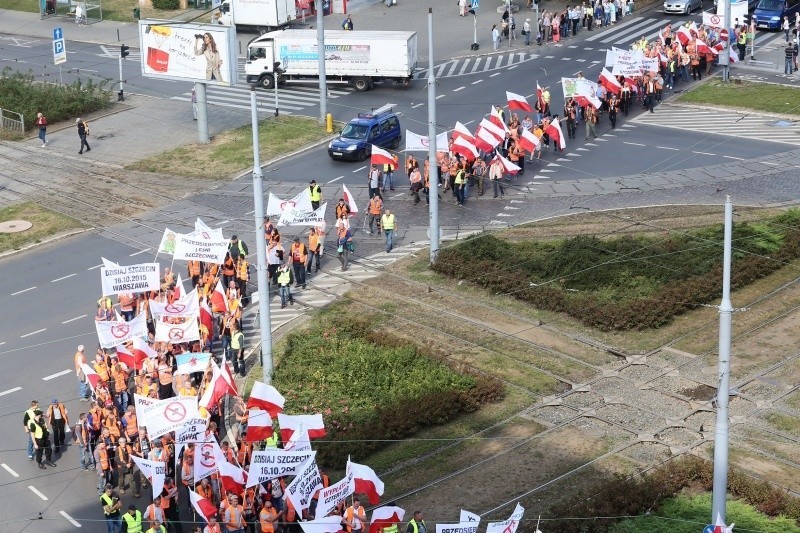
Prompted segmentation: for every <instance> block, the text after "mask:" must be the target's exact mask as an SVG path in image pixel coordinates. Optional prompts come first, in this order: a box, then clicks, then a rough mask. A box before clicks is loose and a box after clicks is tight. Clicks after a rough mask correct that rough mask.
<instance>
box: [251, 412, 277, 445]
mask: <svg viewBox="0 0 800 533" xmlns="http://www.w3.org/2000/svg"><path fill="white" fill-rule="evenodd" d="M248 413H249V414H248V415H247V442H258V441H262V440H264V439H268V438H270V437H271V436H272V433H273V430H272V419H271V418H270V417H269V413H267V412H266V411H264V410H262V409H259V408H258V407H251V408H250V411H248Z"/></svg>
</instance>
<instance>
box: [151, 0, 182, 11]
mask: <svg viewBox="0 0 800 533" xmlns="http://www.w3.org/2000/svg"><path fill="white" fill-rule="evenodd" d="M153 7H154V8H156V9H164V10H173V9H178V8H179V7H180V2H179V0H153Z"/></svg>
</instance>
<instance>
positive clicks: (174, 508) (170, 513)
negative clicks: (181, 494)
mask: <svg viewBox="0 0 800 533" xmlns="http://www.w3.org/2000/svg"><path fill="white" fill-rule="evenodd" d="M161 508H162V509H163V510H164V517H165V518H166V519H167V522H169V526H170V531H176V532H177V533H183V527H182V526H181V519H180V516H178V487H177V485H175V481H174V480H173V479H172V478H171V477H166V478H164V489H163V490H162V492H161Z"/></svg>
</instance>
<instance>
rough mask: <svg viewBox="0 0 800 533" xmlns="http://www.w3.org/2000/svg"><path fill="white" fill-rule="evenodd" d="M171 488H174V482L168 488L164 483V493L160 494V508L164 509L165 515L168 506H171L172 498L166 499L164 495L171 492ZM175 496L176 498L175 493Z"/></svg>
mask: <svg viewBox="0 0 800 533" xmlns="http://www.w3.org/2000/svg"><path fill="white" fill-rule="evenodd" d="M173 487H175V482H174V481H173V482H172V485H170V486H167V484H166V483H165V484H164V492H162V493H161V508H162V509H164V512H165V514H166V510H167V509H169V508H170V506H171V505H172V498H167V497H166V495H165V494H166V493H167V492H169V491H171V490H172V489H173ZM175 496H177V493H176V494H175ZM173 497H174V496H173Z"/></svg>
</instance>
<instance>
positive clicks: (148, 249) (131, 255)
mask: <svg viewBox="0 0 800 533" xmlns="http://www.w3.org/2000/svg"><path fill="white" fill-rule="evenodd" d="M149 251H150V248H145V249H144V250H139V251H138V252H133V253H132V254H130V255H129V256H128V257H133V256H135V255H139V254H145V253H147V252H149Z"/></svg>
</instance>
